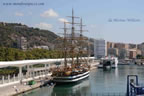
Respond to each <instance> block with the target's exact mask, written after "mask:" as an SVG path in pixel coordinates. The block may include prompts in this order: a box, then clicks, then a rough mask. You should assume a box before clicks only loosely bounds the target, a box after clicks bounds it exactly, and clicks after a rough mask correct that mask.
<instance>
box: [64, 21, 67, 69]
mask: <svg viewBox="0 0 144 96" xmlns="http://www.w3.org/2000/svg"><path fill="white" fill-rule="evenodd" d="M63 29H64V41H63V45H64V65H65V68H66V67H67V59H66V58H67V48H66V43H67V38H66V33H67V28H66V22H64V28H63Z"/></svg>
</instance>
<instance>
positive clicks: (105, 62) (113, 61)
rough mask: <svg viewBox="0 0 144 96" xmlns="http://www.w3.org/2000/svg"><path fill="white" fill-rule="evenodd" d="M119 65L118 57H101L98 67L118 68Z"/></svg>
mask: <svg viewBox="0 0 144 96" xmlns="http://www.w3.org/2000/svg"><path fill="white" fill-rule="evenodd" d="M117 65H118V58H117V57H105V58H101V60H100V64H99V65H98V68H106V69H110V68H117Z"/></svg>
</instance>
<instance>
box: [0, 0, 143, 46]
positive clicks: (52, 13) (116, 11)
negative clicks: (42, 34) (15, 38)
mask: <svg viewBox="0 0 144 96" xmlns="http://www.w3.org/2000/svg"><path fill="white" fill-rule="evenodd" d="M19 2H23V3H38V4H39V3H44V5H30V6H28V5H3V4H4V3H19ZM143 4H144V0H0V21H2V22H17V23H23V24H26V25H28V26H32V27H39V28H41V29H48V30H51V31H53V32H55V33H56V34H57V33H60V32H62V30H61V29H60V28H61V27H62V26H63V23H62V22H61V21H64V20H66V21H70V19H69V18H67V17H66V16H69V15H71V10H72V8H74V11H75V15H76V16H79V17H82V18H83V22H84V24H86V25H87V26H86V27H85V29H87V30H89V32H86V33H84V34H85V35H86V36H88V37H92V38H95V39H97V38H103V39H105V40H107V41H114V42H125V43H141V42H144V7H143ZM128 19H130V20H128ZM109 20H111V22H110V21H109ZM76 22H79V20H76Z"/></svg>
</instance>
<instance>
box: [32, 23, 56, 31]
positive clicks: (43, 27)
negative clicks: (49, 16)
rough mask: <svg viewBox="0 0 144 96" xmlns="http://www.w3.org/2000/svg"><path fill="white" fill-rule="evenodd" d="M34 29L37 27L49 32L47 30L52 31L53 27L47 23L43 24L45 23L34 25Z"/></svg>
mask: <svg viewBox="0 0 144 96" xmlns="http://www.w3.org/2000/svg"><path fill="white" fill-rule="evenodd" d="M35 27H38V28H40V29H45V30H49V29H52V27H53V26H52V25H51V24H48V23H45V22H41V23H39V24H36V25H35Z"/></svg>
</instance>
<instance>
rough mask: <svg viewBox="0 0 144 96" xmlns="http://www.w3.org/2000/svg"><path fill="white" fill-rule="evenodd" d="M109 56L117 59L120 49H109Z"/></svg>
mask: <svg viewBox="0 0 144 96" xmlns="http://www.w3.org/2000/svg"><path fill="white" fill-rule="evenodd" d="M107 54H108V56H115V57H117V56H118V54H119V52H118V48H108V49H107Z"/></svg>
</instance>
